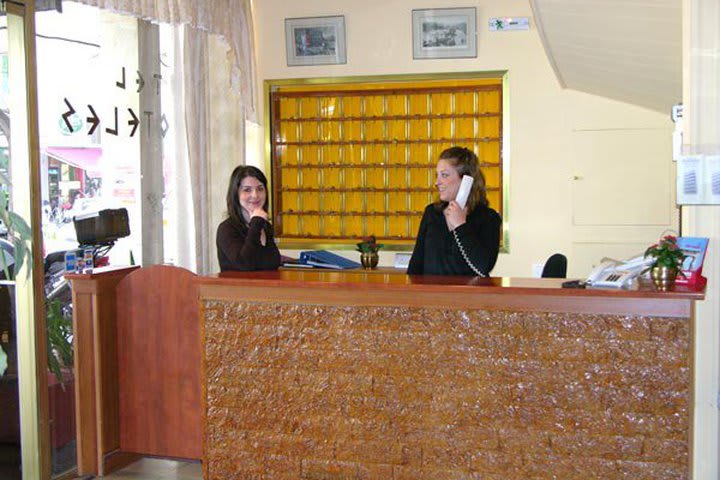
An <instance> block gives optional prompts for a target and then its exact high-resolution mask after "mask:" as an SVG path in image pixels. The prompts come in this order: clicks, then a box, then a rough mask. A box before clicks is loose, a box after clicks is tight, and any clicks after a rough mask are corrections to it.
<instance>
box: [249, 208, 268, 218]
mask: <svg viewBox="0 0 720 480" xmlns="http://www.w3.org/2000/svg"><path fill="white" fill-rule="evenodd" d="M253 217H260V218H262V219H264V220H267V219H268V213H267V212H266V211H265V210H263V208H262V207H260V208H256V209H255V210H253V211H252V212H250V218H251V219H252V218H253Z"/></svg>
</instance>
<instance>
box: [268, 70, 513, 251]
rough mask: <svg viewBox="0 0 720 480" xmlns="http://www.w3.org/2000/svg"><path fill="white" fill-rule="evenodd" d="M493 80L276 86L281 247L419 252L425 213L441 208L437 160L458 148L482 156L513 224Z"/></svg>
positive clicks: (271, 97)
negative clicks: (367, 242)
mask: <svg viewBox="0 0 720 480" xmlns="http://www.w3.org/2000/svg"><path fill="white" fill-rule="evenodd" d="M493 73H494V75H492V74H491V75H478V76H477V77H474V78H468V77H467V76H465V77H460V78H457V77H456V78H447V76H445V78H430V79H412V80H409V81H408V80H405V81H403V80H400V81H398V80H397V79H390V80H384V81H378V80H374V81H373V80H372V79H363V80H362V81H354V82H353V81H345V82H339V83H329V84H320V85H318V84H313V83H314V82H309V83H306V82H298V83H297V84H293V83H292V82H291V81H278V82H273V81H268V82H266V94H267V99H268V106H267V108H268V111H269V119H270V132H269V135H268V136H269V138H268V139H267V140H268V150H269V153H270V162H269V163H270V170H271V172H272V177H271V178H272V180H271V183H272V204H273V208H272V210H273V215H272V217H273V223H274V226H275V232H276V237H277V238H278V240H279V243H280V245H281V246H282V247H285V248H295V247H296V248H308V247H322V248H343V247H347V246H348V245H350V246H354V243H356V242H357V241H358V238H359V237H362V236H367V235H371V234H372V235H375V236H376V237H377V238H378V239H379V240H380V241H382V243H385V244H386V245H388V246H389V247H390V248H394V249H398V250H406V249H409V248H411V247H412V245H413V243H414V240H415V236H416V234H417V229H418V226H419V223H420V218H421V217H422V213H423V210H424V208H425V206H426V205H427V204H428V203H431V202H432V201H434V200H436V194H435V187H434V183H435V166H436V162H437V157H438V155H439V154H440V152H441V151H442V150H444V149H445V148H448V147H450V146H453V145H462V146H465V147H468V148H470V149H471V150H473V151H475V153H477V154H478V157H479V158H480V162H481V167H482V170H483V172H484V174H485V176H486V180H487V194H488V199H489V201H490V206H491V207H492V208H494V209H495V210H497V211H498V212H499V213H500V214H501V215H503V217H506V206H505V200H506V192H505V190H506V183H505V182H506V181H507V179H506V175H505V172H504V168H503V167H504V165H503V164H504V162H503V142H504V137H503V111H504V106H505V103H504V99H503V86H504V72H493ZM505 225H506V223H505ZM503 232H504V235H503V240H502V243H503V249H504V250H506V249H507V230H506V228H504V229H503Z"/></svg>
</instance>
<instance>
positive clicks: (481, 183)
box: [438, 147, 488, 212]
mask: <svg viewBox="0 0 720 480" xmlns="http://www.w3.org/2000/svg"><path fill="white" fill-rule="evenodd" d="M438 160H447V161H448V162H450V164H451V165H452V166H453V167H455V171H457V173H458V175H460V176H461V177H462V176H463V175H470V176H471V177H473V178H474V179H475V181H474V182H473V186H472V190H470V196H469V197H468V201H467V208H468V211H469V212H472V211H473V209H475V207H477V206H478V205H481V206H483V207H487V206H488V200H487V194H486V191H485V175H483V173H482V170H480V162H479V160H478V157H477V155H475V153H474V152H473V151H472V150H469V149H467V148H465V147H450V148H447V149H445V150H443V151H442V152H441V153H440V157H439V158H438Z"/></svg>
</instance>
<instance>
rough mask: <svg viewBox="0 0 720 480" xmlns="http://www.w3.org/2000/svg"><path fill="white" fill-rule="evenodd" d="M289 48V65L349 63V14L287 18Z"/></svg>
mask: <svg viewBox="0 0 720 480" xmlns="http://www.w3.org/2000/svg"><path fill="white" fill-rule="evenodd" d="M285 48H286V52H287V64H288V66H297V65H337V64H344V63H347V55H346V50H345V17H344V16H343V15H338V16H331V17H304V18H286V19H285Z"/></svg>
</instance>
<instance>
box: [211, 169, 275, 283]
mask: <svg viewBox="0 0 720 480" xmlns="http://www.w3.org/2000/svg"><path fill="white" fill-rule="evenodd" d="M226 202H227V210H228V212H227V213H228V218H227V219H226V220H225V221H223V222H222V223H221V224H220V225H219V226H218V229H217V240H216V243H217V251H218V261H219V263H220V270H221V271H226V270H277V268H278V267H279V266H280V251H279V250H278V248H277V245H275V240H274V239H273V229H272V225H271V224H270V222H269V221H268V213H267V209H268V195H267V179H266V178H265V175H264V174H263V173H262V172H261V171H260V170H259V169H257V168H255V167H252V166H239V167H236V168H235V170H233V172H232V175H231V176H230V185H229V186H228V192H227V197H226Z"/></svg>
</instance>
